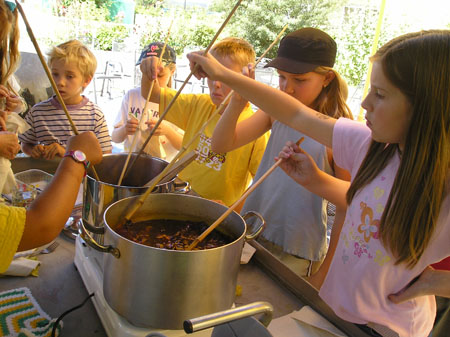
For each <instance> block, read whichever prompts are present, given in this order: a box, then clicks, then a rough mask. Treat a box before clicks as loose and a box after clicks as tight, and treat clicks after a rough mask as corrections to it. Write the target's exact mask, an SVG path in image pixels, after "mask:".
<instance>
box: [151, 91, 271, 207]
mask: <svg viewBox="0 0 450 337" xmlns="http://www.w3.org/2000/svg"><path fill="white" fill-rule="evenodd" d="M175 94H176V91H175V90H172V89H168V88H167V89H161V95H160V97H161V99H160V104H159V111H160V114H162V113H163V112H164V110H165V109H166V107H167V105H168V104H169V103H170V101H171V100H172V98H173V97H174V96H175ZM215 110H216V106H215V105H214V104H213V103H212V101H211V99H210V97H209V95H208V94H181V95H179V96H178V98H177V99H176V100H175V102H174V104H173V105H172V107H171V108H170V110H169V111H168V113H167V115H166V117H165V119H166V120H168V121H169V122H171V123H173V124H175V125H176V126H178V127H179V128H180V129H182V130H184V132H185V133H184V137H183V142H182V146H183V147H184V145H186V144H187V143H189V142H190V140H191V138H192V137H193V136H195V135H196V134H197V133H198V131H199V130H200V128H201V127H202V126H203V124H205V122H206V121H207V120H208V119H209V118H210V117H211V115H212V114H213V113H214V111H215ZM252 114H253V111H252V109H251V108H250V106H249V105H248V106H247V107H246V108H245V109H244V111H243V112H242V113H241V115H240V117H239V121H241V120H244V119H247V118H248V117H250V116H251V115H252ZM219 119H220V115H217V116H216V117H214V119H213V120H212V121H211V122H210V123H209V124H208V125H207V127H206V128H205V130H204V131H203V132H202V134H201V135H200V137H198V141H195V142H193V144H192V145H191V146H190V147H189V148H188V149H187V151H191V150H196V152H197V157H196V159H195V160H194V161H193V162H192V163H191V164H189V166H187V167H186V168H185V169H184V170H183V171H181V173H180V174H179V175H178V176H179V177H180V179H182V180H184V181H188V182H189V183H190V184H191V186H192V189H193V190H194V191H195V192H196V193H198V194H199V195H200V196H201V197H203V198H206V199H213V200H222V201H223V202H224V203H225V205H227V206H230V205H231V204H233V203H234V202H235V201H236V200H237V199H238V198H239V197H240V196H241V195H242V194H243V193H244V191H245V189H246V188H247V187H248V185H249V183H250V182H251V179H252V177H253V176H254V175H255V173H256V170H257V168H258V166H259V162H260V161H261V158H262V156H263V153H264V150H265V147H266V143H267V140H268V134H265V135H263V136H261V137H259V138H258V139H256V140H254V141H252V142H250V143H248V144H247V145H244V146H241V147H240V148H238V149H236V150H233V151H230V152H227V153H214V152H212V151H211V137H212V134H213V131H214V128H215V127H216V124H217V122H218V121H219Z"/></svg>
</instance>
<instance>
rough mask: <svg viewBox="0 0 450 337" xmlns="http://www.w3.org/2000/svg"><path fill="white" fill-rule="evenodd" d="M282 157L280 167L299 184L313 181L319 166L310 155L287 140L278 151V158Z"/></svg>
mask: <svg viewBox="0 0 450 337" xmlns="http://www.w3.org/2000/svg"><path fill="white" fill-rule="evenodd" d="M280 158H282V159H284V160H283V161H282V162H281V164H280V167H281V168H282V169H283V171H284V172H286V174H287V175H288V176H290V177H291V178H292V179H294V180H295V181H296V182H297V183H299V184H300V185H303V186H305V185H308V184H309V183H310V182H312V181H314V180H315V179H316V177H317V174H318V172H319V168H318V167H317V165H316V163H315V162H314V160H313V159H312V157H311V156H310V155H309V154H308V153H306V152H305V151H303V150H302V149H301V148H300V147H299V146H297V145H296V144H295V143H293V142H287V143H286V146H284V147H283V149H282V150H281V152H280V153H279V155H278V157H277V158H275V159H276V160H278V159H280Z"/></svg>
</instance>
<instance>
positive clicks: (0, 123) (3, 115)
mask: <svg viewBox="0 0 450 337" xmlns="http://www.w3.org/2000/svg"><path fill="white" fill-rule="evenodd" d="M10 114H11V112H9V111H6V110H0V128H1V130H3V131H6V119H7V118H8V116H9V115H10Z"/></svg>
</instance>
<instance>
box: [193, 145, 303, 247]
mask: <svg viewBox="0 0 450 337" xmlns="http://www.w3.org/2000/svg"><path fill="white" fill-rule="evenodd" d="M304 139H305V138H304V137H302V138H300V139H299V140H298V141H297V143H296V144H297V145H300V144H301V143H302V142H303V140H304ZM282 161H283V159H281V158H280V159H278V160H277V161H276V163H275V164H273V165H272V167H271V168H269V169H268V170H267V172H266V173H264V174H263V175H262V176H261V178H259V179H258V181H257V182H255V183H254V184H252V185H251V186H250V187H249V188H248V189H247V191H245V192H244V194H242V196H241V197H240V198H239V200H238V201H236V202H235V203H234V204H233V205H231V206H230V207H229V208H228V209H227V210H226V212H225V213H223V214H222V215H221V216H220V217H219V218H218V219H217V220H216V221H215V222H214V223H213V224H212V225H211V226H209V227H208V228H207V229H206V230H205V231H204V232H203V233H202V234H200V236H199V237H197V238H196V239H195V240H194V241H193V242H192V243H191V244H190V245H189V247H188V249H187V250H192V249H194V248H195V247H196V246H197V245H198V244H199V243H200V242H202V241H203V240H204V239H205V238H206V237H207V236H208V234H209V233H211V232H212V231H213V230H214V229H215V228H216V227H217V226H219V225H220V224H221V223H222V221H223V220H225V218H226V217H227V216H228V215H230V213H231V212H233V211H234V209H235V208H236V207H237V206H238V205H239V204H240V203H241V202H242V201H244V200H245V199H246V198H247V197H248V196H249V194H250V193H252V192H253V191H254V190H255V189H256V188H257V187H258V186H259V185H260V184H261V183H262V182H263V181H264V180H265V179H266V178H267V177H268V176H269V175H270V174H271V173H272V172H273V171H274V170H275V169H276V168H277V167H278V166H280V164H281V162H282Z"/></svg>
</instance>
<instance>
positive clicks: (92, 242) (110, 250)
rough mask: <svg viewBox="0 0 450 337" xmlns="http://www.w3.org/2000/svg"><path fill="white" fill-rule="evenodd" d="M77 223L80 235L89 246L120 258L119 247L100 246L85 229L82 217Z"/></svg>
mask: <svg viewBox="0 0 450 337" xmlns="http://www.w3.org/2000/svg"><path fill="white" fill-rule="evenodd" d="M79 224H80V227H79V232H80V236H81V238H82V239H83V240H84V241H85V242H86V243H87V244H88V245H89V246H90V247H92V248H94V249H95V250H97V251H99V252H102V253H110V254H111V255H112V256H114V257H115V258H117V259H118V258H120V251H119V249H117V248H115V247H113V246H102V245H101V244H99V243H98V242H97V241H95V239H94V238H93V237H92V236H91V234H89V232H88V231H87V229H86V227H85V224H84V220H83V219H82V221H79Z"/></svg>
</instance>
